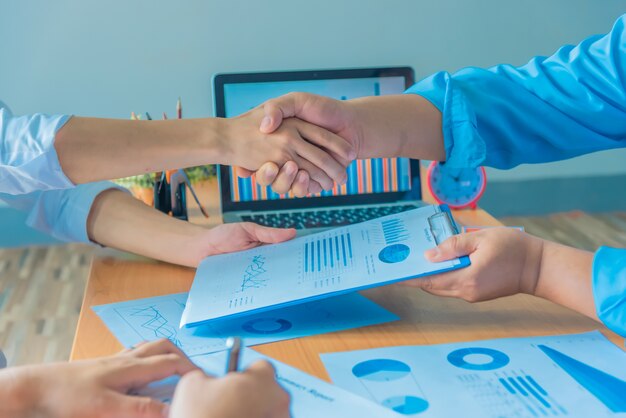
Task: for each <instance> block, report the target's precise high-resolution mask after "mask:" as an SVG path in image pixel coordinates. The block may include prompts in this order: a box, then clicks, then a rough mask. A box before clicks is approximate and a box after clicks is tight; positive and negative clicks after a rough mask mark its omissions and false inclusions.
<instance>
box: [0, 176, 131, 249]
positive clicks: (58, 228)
mask: <svg viewBox="0 0 626 418" xmlns="http://www.w3.org/2000/svg"><path fill="white" fill-rule="evenodd" d="M112 188H116V189H120V190H126V189H123V188H121V187H119V186H117V185H115V184H113V183H110V182H98V183H89V184H81V185H79V186H76V187H74V188H72V189H60V190H47V191H41V192H32V193H28V194H23V195H8V194H1V193H0V201H4V202H5V203H7V204H8V205H9V206H11V207H13V208H16V209H19V210H22V211H24V212H27V213H28V217H27V220H26V223H27V225H28V226H30V227H32V228H35V229H38V230H40V231H42V232H45V233H47V234H49V235H51V236H53V237H55V238H57V239H59V240H61V241H66V242H83V243H90V242H91V241H90V240H89V236H88V235H87V218H88V216H89V212H90V210H91V206H92V204H93V202H94V200H95V199H96V197H97V196H98V195H99V194H100V193H102V192H103V191H105V190H108V189H112Z"/></svg>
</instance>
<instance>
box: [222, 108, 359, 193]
mask: <svg viewBox="0 0 626 418" xmlns="http://www.w3.org/2000/svg"><path fill="white" fill-rule="evenodd" d="M263 117H264V111H263V109H262V108H256V109H253V110H251V111H249V112H247V113H245V114H243V115H241V116H238V117H236V118H231V119H227V120H226V123H227V124H228V125H227V127H226V128H225V137H226V138H229V140H228V142H227V143H225V144H224V148H225V149H226V150H227V151H226V154H225V155H224V158H223V159H224V160H225V161H227V162H228V164H231V165H236V166H238V167H239V168H240V170H239V171H238V174H240V175H243V176H248V175H251V174H252V172H253V171H255V170H258V169H259V168H260V167H261V166H262V165H263V164H265V163H267V162H271V163H274V164H275V166H276V167H282V166H283V165H284V164H285V163H286V162H287V161H293V162H294V163H295V164H296V165H297V167H298V169H299V170H303V171H305V172H306V173H307V174H308V176H309V177H310V179H311V180H313V181H315V182H317V183H318V184H319V185H320V186H321V187H322V188H323V189H326V190H329V189H331V188H332V187H333V183H335V182H336V183H338V184H344V183H345V182H346V180H347V174H346V167H347V166H348V165H349V164H350V162H351V161H352V160H354V158H356V151H355V150H354V149H353V146H352V145H351V144H350V143H349V142H348V141H346V140H345V139H343V138H341V137H340V136H338V135H336V134H334V133H332V132H330V131H328V130H326V129H324V128H320V127H318V126H316V125H313V124H310V123H308V122H304V121H301V120H299V119H293V118H292V119H286V120H285V121H283V122H282V124H281V125H280V127H279V128H278V129H276V130H275V131H274V132H273V133H262V132H260V131H259V125H260V124H261V120H262V119H263ZM297 171H298V170H296V172H297Z"/></svg>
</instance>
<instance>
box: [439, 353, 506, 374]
mask: <svg viewBox="0 0 626 418" xmlns="http://www.w3.org/2000/svg"><path fill="white" fill-rule="evenodd" d="M509 361H510V359H509V356H507V355H506V354H504V353H503V352H502V351H498V350H494V349H491V348H484V347H467V348H461V349H458V350H455V351H453V352H451V353H450V354H448V362H449V363H450V364H452V365H453V366H456V367H458V368H460V369H466V370H482V371H486V370H496V369H499V368H501V367H504V366H506V365H507V364H509Z"/></svg>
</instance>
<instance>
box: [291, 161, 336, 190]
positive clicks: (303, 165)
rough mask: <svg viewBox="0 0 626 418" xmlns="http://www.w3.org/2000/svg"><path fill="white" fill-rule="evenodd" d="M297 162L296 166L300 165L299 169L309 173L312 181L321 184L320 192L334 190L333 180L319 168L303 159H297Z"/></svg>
mask: <svg viewBox="0 0 626 418" xmlns="http://www.w3.org/2000/svg"><path fill="white" fill-rule="evenodd" d="M295 160H296V164H298V167H300V169H301V170H304V171H306V172H308V173H309V177H310V178H311V180H313V181H315V182H316V183H318V184H319V186H320V191H322V190H330V189H332V188H333V184H334V182H333V179H331V178H330V177H329V176H328V175H327V174H326V173H325V172H324V171H323V170H321V169H320V168H318V167H317V166H316V165H315V164H312V163H311V162H309V161H307V160H306V159H304V158H301V157H297V158H296V159H295Z"/></svg>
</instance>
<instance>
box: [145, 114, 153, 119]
mask: <svg viewBox="0 0 626 418" xmlns="http://www.w3.org/2000/svg"><path fill="white" fill-rule="evenodd" d="M146 119H148V120H152V116H150V113H148V112H146Z"/></svg>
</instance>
